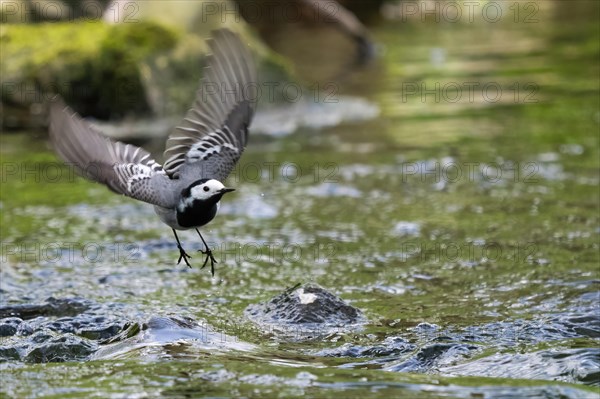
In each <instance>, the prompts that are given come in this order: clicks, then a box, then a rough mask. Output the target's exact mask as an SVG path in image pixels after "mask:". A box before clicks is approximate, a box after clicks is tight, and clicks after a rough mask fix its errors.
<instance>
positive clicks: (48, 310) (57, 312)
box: [0, 298, 91, 320]
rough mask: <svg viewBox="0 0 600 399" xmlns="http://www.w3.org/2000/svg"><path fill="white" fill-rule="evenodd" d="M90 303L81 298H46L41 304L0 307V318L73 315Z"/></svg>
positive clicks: (28, 318) (27, 318) (86, 307)
mask: <svg viewBox="0 0 600 399" xmlns="http://www.w3.org/2000/svg"><path fill="white" fill-rule="evenodd" d="M90 306H91V303H90V302H89V301H87V300H85V299H81V298H64V299H56V298H48V299H47V300H46V303H42V304H22V305H12V306H3V307H0V318H6V317H18V318H21V319H23V320H30V319H34V318H36V317H40V316H59V317H64V316H75V315H78V314H80V313H83V312H85V311H86V310H87V309H89V308H90Z"/></svg>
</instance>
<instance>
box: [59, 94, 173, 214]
mask: <svg viewBox="0 0 600 399" xmlns="http://www.w3.org/2000/svg"><path fill="white" fill-rule="evenodd" d="M50 141H51V143H52V145H53V147H54V149H55V151H56V153H57V154H58V155H59V156H60V157H61V158H62V159H63V160H64V161H65V162H67V163H68V164H70V165H72V166H74V167H75V168H76V170H77V171H78V172H79V173H80V174H81V175H83V176H84V177H86V178H88V179H90V180H93V181H96V182H99V183H103V184H105V185H106V186H108V188H110V189H111V190H113V191H115V192H116V193H119V194H123V195H126V196H128V197H132V198H135V199H138V200H140V201H144V202H148V203H151V204H154V205H159V206H163V207H166V208H169V207H172V206H174V201H175V199H174V195H173V194H172V192H173V190H172V189H171V186H172V182H171V181H170V179H169V177H168V176H167V175H166V173H165V172H164V170H163V168H162V167H161V165H159V164H158V163H157V162H156V161H155V160H154V159H152V157H151V156H150V154H149V153H148V152H147V151H145V150H143V149H142V148H140V147H136V146H134V145H131V144H125V143H121V142H118V141H112V140H110V139H109V138H108V137H106V136H104V135H103V134H102V133H100V132H98V131H96V130H95V129H94V128H93V127H92V126H91V125H90V124H88V123H87V122H86V121H84V120H83V119H82V118H81V117H80V116H79V115H77V113H76V112H75V111H73V110H72V109H71V108H70V107H68V106H67V105H65V103H64V102H63V100H62V99H61V98H60V97H58V96H57V97H55V98H54V99H53V100H52V102H51V105H50Z"/></svg>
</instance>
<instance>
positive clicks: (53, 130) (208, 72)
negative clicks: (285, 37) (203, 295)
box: [50, 29, 256, 276]
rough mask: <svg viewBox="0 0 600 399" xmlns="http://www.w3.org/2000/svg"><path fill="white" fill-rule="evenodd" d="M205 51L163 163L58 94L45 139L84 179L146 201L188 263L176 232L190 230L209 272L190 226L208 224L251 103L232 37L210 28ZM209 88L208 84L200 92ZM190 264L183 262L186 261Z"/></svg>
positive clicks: (242, 52) (251, 79) (245, 59)
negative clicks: (102, 128) (116, 137)
mask: <svg viewBox="0 0 600 399" xmlns="http://www.w3.org/2000/svg"><path fill="white" fill-rule="evenodd" d="M208 44H209V46H210V49H211V52H212V54H211V55H210V56H209V58H208V65H207V66H206V68H205V69H204V76H203V77H202V80H201V82H200V88H199V89H198V91H197V93H196V99H195V101H194V104H193V105H192V108H191V109H190V110H189V111H188V112H187V114H186V115H185V117H184V118H183V121H181V123H180V125H179V126H177V127H175V129H174V130H173V131H172V133H171V134H170V136H169V138H168V140H167V144H166V149H165V152H164V157H165V159H166V161H165V163H164V165H163V166H161V165H160V164H158V163H157V162H156V161H155V160H154V159H152V157H151V155H150V153H148V152H147V151H145V150H144V149H142V148H139V147H136V146H134V145H131V144H124V143H121V142H118V141H113V140H111V139H109V138H108V137H106V136H104V135H103V134H102V133H100V132H99V131H97V130H96V129H95V128H94V127H93V126H91V125H90V124H88V123H87V122H86V121H85V120H83V119H82V118H81V117H80V116H79V115H77V113H75V112H74V111H73V110H72V109H71V108H69V107H68V106H66V105H65V103H64V102H63V101H62V99H61V98H60V97H58V96H56V97H55V98H54V100H53V101H52V104H51V107H50V140H51V142H52V144H53V147H54V149H55V151H56V152H57V154H58V155H59V156H60V157H61V158H63V160H64V161H65V162H67V163H70V164H72V165H74V166H75V168H76V169H77V170H78V171H79V172H80V173H81V174H82V175H83V176H84V177H87V178H88V179H90V180H93V181H96V182H99V183H103V184H105V185H106V186H108V188H110V189H111V190H112V191H114V192H116V193H118V194H123V195H126V196H128V197H131V198H135V199H137V200H140V201H144V202H147V203H150V204H152V205H154V211H155V212H156V214H157V215H158V216H159V217H160V219H161V220H162V221H163V222H164V223H166V224H167V225H168V226H169V227H171V229H172V230H173V234H174V235H175V240H177V248H179V259H178V261H177V264H179V263H181V260H182V259H183V260H184V262H185V264H186V265H188V266H190V264H189V262H188V258H190V256H189V255H188V254H187V253H186V252H185V250H184V249H183V247H182V246H181V242H180V241H179V237H177V232H176V230H187V229H195V230H196V231H197V232H198V234H199V235H200V239H201V240H202V243H203V244H204V247H205V248H206V250H205V251H202V250H200V252H202V253H203V254H204V255H206V259H205V260H204V264H203V265H202V267H205V266H206V264H207V262H208V261H209V260H210V264H211V273H212V275H213V276H214V273H215V271H214V264H215V263H216V260H215V258H214V256H213V254H212V252H211V250H210V248H209V247H208V244H207V243H206V241H205V240H204V238H203V237H202V234H200V231H199V230H198V227H201V226H204V225H205V224H207V223H208V222H210V221H211V220H212V219H213V218H214V217H215V215H216V214H217V210H218V209H219V201H220V200H221V198H222V197H223V195H224V194H225V193H228V192H230V191H233V190H234V189H232V188H227V187H225V186H224V185H223V183H221V182H222V181H223V180H224V179H225V178H226V177H227V176H228V175H229V173H230V172H231V171H232V169H233V168H234V167H235V164H236V163H237V161H238V160H239V158H240V156H241V155H242V152H243V150H244V148H245V146H246V142H247V140H248V125H249V124H250V121H251V120H252V116H253V114H254V110H255V108H256V96H255V97H254V98H248V97H250V96H249V90H248V88H249V87H251V85H256V68H255V65H254V62H253V60H252V57H251V55H250V52H249V50H248V48H247V46H246V45H244V43H243V42H242V41H241V39H240V38H239V36H237V35H236V34H234V33H232V32H231V31H229V30H226V29H221V30H218V31H215V32H213V37H212V39H209V40H208ZM209 88H210V90H208V89H209ZM190 267H191V266H190Z"/></svg>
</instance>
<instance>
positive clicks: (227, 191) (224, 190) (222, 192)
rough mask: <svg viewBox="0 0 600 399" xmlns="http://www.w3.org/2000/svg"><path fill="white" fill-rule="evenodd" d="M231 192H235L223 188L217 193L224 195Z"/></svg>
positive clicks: (232, 189)
mask: <svg viewBox="0 0 600 399" xmlns="http://www.w3.org/2000/svg"><path fill="white" fill-rule="evenodd" d="M232 191H235V188H227V187H225V188H222V189H221V191H219V193H221V194H225V193H230V192H232Z"/></svg>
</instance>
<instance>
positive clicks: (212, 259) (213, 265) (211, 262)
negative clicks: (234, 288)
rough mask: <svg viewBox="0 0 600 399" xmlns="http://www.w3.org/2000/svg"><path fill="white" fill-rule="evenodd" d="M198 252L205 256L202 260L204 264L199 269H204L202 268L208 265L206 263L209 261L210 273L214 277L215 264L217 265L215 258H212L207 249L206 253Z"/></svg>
mask: <svg viewBox="0 0 600 399" xmlns="http://www.w3.org/2000/svg"><path fill="white" fill-rule="evenodd" d="M198 252H201V253H202V254H203V255H206V259H204V263H203V264H202V267H201V268H200V269H204V267H205V266H206V265H207V264H208V261H209V260H210V273H211V274H212V276H213V277H214V276H215V263H218V262H217V260H216V259H215V257H214V256H213V254H212V251H211V250H210V249H208V248H207V249H206V251H203V250H201V249H199V250H198Z"/></svg>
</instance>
